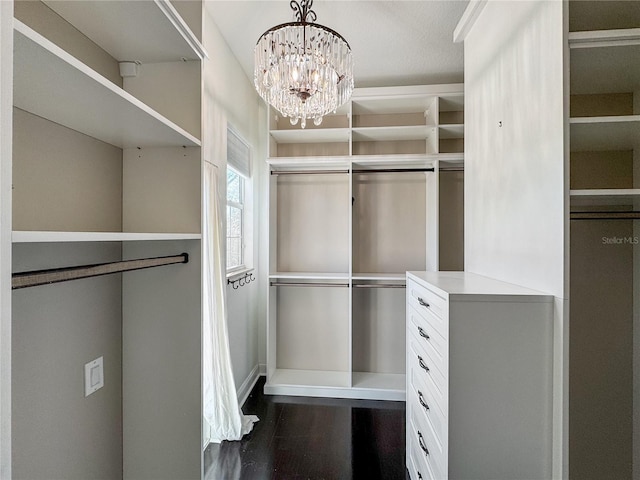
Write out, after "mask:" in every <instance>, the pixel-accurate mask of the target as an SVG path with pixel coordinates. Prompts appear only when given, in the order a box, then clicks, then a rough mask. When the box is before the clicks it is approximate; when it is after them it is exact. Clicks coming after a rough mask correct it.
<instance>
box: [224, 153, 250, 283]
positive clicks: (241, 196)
mask: <svg viewBox="0 0 640 480" xmlns="http://www.w3.org/2000/svg"><path fill="white" fill-rule="evenodd" d="M227 170H231V171H232V172H233V173H235V174H236V176H237V177H238V183H239V192H238V193H239V195H238V197H239V199H240V201H239V202H236V201H233V200H229V190H228V188H227V207H232V208H237V209H238V210H240V264H239V265H235V266H233V267H229V265H228V260H229V256H228V255H226V260H227V276H230V275H234V274H236V273H239V272H243V271H245V270H247V265H246V261H245V250H246V235H245V233H246V232H245V231H246V225H245V224H246V215H245V201H246V196H245V190H246V188H245V182H246V181H247V179H246V178H244V176H242V175H241V174H240V173H239V172H238V171H237V170H236V169H235V168H233V167H231V166H228V165H227ZM228 185H229V182H228V181H227V187H228ZM226 221H227V224H228V223H229V214H228V210H227V218H226ZM227 232H228V230H227ZM226 248H227V251H228V248H229V235H228V233H227V235H226Z"/></svg>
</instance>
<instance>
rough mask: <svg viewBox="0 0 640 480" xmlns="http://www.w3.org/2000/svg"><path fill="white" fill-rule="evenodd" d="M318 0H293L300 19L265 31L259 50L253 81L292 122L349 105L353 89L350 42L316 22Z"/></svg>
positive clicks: (318, 118) (316, 118)
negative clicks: (316, 0)
mask: <svg viewBox="0 0 640 480" xmlns="http://www.w3.org/2000/svg"><path fill="white" fill-rule="evenodd" d="M312 4H313V0H302V1H301V3H298V2H297V1H295V0H291V3H290V4H289V5H290V6H291V9H292V10H293V12H294V14H295V16H296V20H297V21H295V22H290V23H283V24H281V25H277V26H275V27H273V28H271V29H269V30H267V31H266V32H265V33H263V34H262V36H260V38H259V39H258V42H257V43H256V48H255V51H254V55H255V68H254V84H255V87H256V90H257V91H258V93H259V94H260V96H261V97H262V98H263V99H264V100H265V101H266V102H267V103H269V104H270V105H272V106H273V107H274V108H275V109H276V110H278V111H279V112H280V113H281V114H282V115H283V116H284V117H289V119H290V121H291V124H292V125H295V124H297V123H298V121H299V120H300V126H301V127H302V128H305V126H306V123H307V119H308V118H309V119H311V118H312V119H313V123H314V124H315V125H320V123H321V122H322V117H323V116H324V115H326V114H328V113H330V112H335V111H336V109H337V108H338V107H339V106H340V105H342V104H344V103H345V102H346V101H347V100H349V98H350V97H351V93H352V92H353V59H352V57H351V47H349V44H348V43H347V41H346V40H345V39H344V38H343V37H342V35H340V34H339V33H337V32H335V31H334V30H331V29H330V28H327V27H325V26H323V25H319V24H317V23H313V22H315V21H316V18H317V17H316V14H315V12H314V11H313V10H311V5H312Z"/></svg>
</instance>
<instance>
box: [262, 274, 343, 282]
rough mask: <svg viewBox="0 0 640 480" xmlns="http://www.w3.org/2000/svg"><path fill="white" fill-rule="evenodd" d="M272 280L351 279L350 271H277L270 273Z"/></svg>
mask: <svg viewBox="0 0 640 480" xmlns="http://www.w3.org/2000/svg"><path fill="white" fill-rule="evenodd" d="M269 279H271V280H349V274H348V273H325V272H275V273H270V274H269Z"/></svg>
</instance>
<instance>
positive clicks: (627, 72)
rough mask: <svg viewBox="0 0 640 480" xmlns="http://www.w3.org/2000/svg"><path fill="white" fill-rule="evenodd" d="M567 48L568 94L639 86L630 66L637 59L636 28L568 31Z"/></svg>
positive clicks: (639, 38) (639, 40) (639, 39)
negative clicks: (569, 53) (569, 91)
mask: <svg viewBox="0 0 640 480" xmlns="http://www.w3.org/2000/svg"><path fill="white" fill-rule="evenodd" d="M569 47H570V48H571V93H572V94H592V93H620V92H634V91H637V90H638V89H639V88H640V70H639V69H637V68H631V66H632V65H635V64H636V63H637V62H638V58H640V28H629V29H619V30H596V31H587V32H572V33H570V34H569ZM612 72H615V74H612Z"/></svg>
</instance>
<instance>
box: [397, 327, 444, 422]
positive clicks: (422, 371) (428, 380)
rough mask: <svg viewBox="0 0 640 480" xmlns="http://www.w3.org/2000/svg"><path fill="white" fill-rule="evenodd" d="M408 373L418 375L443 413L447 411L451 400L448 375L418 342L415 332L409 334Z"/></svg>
mask: <svg viewBox="0 0 640 480" xmlns="http://www.w3.org/2000/svg"><path fill="white" fill-rule="evenodd" d="M407 339H408V345H407V373H408V374H409V375H411V376H412V377H411V379H412V381H413V376H416V377H417V378H418V379H419V380H418V381H421V382H422V383H423V384H424V385H425V386H426V388H427V389H429V391H430V392H432V396H433V399H434V400H435V401H436V403H437V404H438V406H439V408H440V409H441V410H442V412H443V413H445V414H446V413H447V410H448V401H449V382H448V376H446V375H445V374H444V373H443V372H441V371H440V369H438V367H437V366H436V364H437V362H435V361H434V360H433V359H432V358H431V357H430V356H429V355H428V354H427V353H426V351H425V349H424V348H423V347H422V345H420V344H419V343H418V340H417V339H416V338H415V336H414V335H413V334H411V335H408V336H407Z"/></svg>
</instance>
